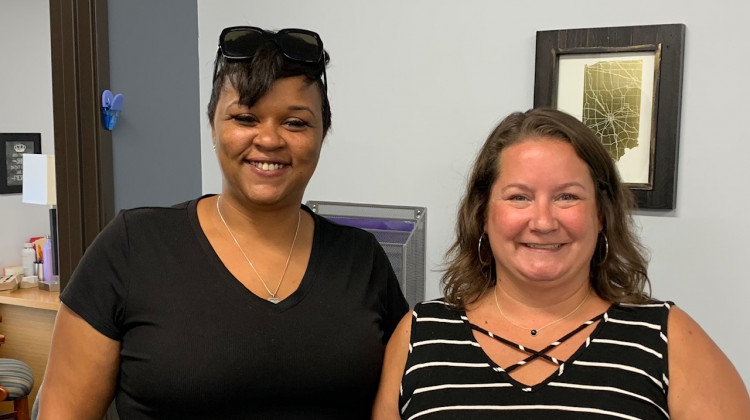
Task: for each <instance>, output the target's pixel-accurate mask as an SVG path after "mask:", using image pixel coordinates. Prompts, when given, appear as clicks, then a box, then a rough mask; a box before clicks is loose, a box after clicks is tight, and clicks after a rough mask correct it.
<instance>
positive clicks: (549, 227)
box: [485, 137, 602, 286]
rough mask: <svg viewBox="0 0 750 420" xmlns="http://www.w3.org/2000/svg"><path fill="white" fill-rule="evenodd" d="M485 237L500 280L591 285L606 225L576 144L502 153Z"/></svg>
mask: <svg viewBox="0 0 750 420" xmlns="http://www.w3.org/2000/svg"><path fill="white" fill-rule="evenodd" d="M499 167H500V173H499V174H498V177H497V180H496V181H495V183H494V184H493V185H492V189H491V191H490V198H489V203H488V212H487V222H486V225H485V231H486V232H487V235H488V236H489V240H490V244H491V246H492V252H493V254H494V257H495V262H496V264H497V276H498V279H499V281H502V282H506V281H509V282H513V283H516V284H517V285H518V286H521V285H522V284H524V283H526V284H533V285H539V286H541V285H554V284H561V283H563V282H574V283H576V284H580V282H588V281H589V280H588V279H589V264H590V260H591V256H592V255H593V253H594V248H595V246H596V241H597V236H598V234H599V231H600V230H601V227H602V226H601V223H600V221H599V217H598V214H597V206H596V191H595V189H594V182H593V180H592V179H591V175H590V173H589V168H588V166H587V165H586V163H585V162H584V161H583V160H581V158H580V157H578V155H577V154H576V152H575V150H574V149H573V146H571V145H570V143H568V142H565V141H561V140H557V139H554V138H550V137H532V138H529V139H526V140H523V141H521V142H519V143H515V144H513V145H510V146H507V147H506V148H505V149H504V150H503V151H502V152H501V153H500V165H499Z"/></svg>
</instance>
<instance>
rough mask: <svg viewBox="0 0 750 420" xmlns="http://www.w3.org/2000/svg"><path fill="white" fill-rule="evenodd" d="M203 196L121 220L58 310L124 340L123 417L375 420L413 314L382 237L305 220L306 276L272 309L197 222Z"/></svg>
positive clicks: (119, 398)
mask: <svg viewBox="0 0 750 420" xmlns="http://www.w3.org/2000/svg"><path fill="white" fill-rule="evenodd" d="M198 201H199V199H196V200H192V201H189V202H185V203H182V204H179V205H176V206H174V207H169V208H157V207H149V208H139V209H133V210H127V211H123V212H121V213H120V214H119V215H118V216H117V217H116V218H115V220H113V221H112V222H111V223H110V224H109V225H108V226H107V227H106V228H105V229H104V230H103V231H102V232H101V234H100V235H99V236H98V237H97V238H96V240H95V241H94V243H93V244H92V245H91V247H89V249H88V250H87V251H86V253H85V255H84V257H83V259H82V260H81V262H80V264H79V266H78V268H77V269H76V271H75V272H74V274H73V276H72V278H71V280H70V282H69V284H68V285H67V287H66V288H65V290H64V291H63V293H62V296H61V300H62V302H63V303H64V304H65V305H66V306H68V307H69V308H70V309H71V310H73V311H74V312H75V313H77V314H78V315H80V316H81V317H82V318H83V319H84V320H86V321H87V322H88V323H89V324H90V325H91V326H93V327H94V328H95V329H96V330H97V331H99V332H101V333H102V334H104V335H105V336H107V337H109V338H111V339H113V340H117V341H120V342H121V353H120V357H121V364H120V371H119V376H118V379H117V389H116V394H115V401H116V405H117V409H118V412H119V414H120V417H121V418H123V419H171V418H175V419H177V418H179V419H192V418H201V419H214V418H216V419H219V418H221V419H256V418H257V419H271V418H274V419H290V420H291V419H369V418H370V410H371V405H372V401H373V398H374V395H375V392H376V390H377V385H378V381H379V377H380V369H381V364H382V360H383V352H384V346H385V344H386V342H387V340H388V338H389V337H390V335H391V333H392V332H393V330H394V328H395V326H396V324H397V323H398V321H399V320H400V318H401V317H402V316H403V315H404V314H405V313H406V311H407V310H408V304H407V303H406V300H405V299H404V297H403V294H402V292H401V290H400V288H399V285H398V281H397V279H396V276H395V274H394V273H393V269H392V268H391V266H390V263H389V262H388V257H387V256H386V254H385V252H384V251H383V249H382V248H381V247H380V245H379V244H378V242H377V240H376V239H375V238H374V236H373V235H372V234H370V233H368V232H365V231H363V230H360V229H356V228H352V227H347V226H340V225H337V224H334V223H332V222H330V221H328V220H326V219H324V218H322V217H320V216H317V215H315V214H314V213H312V212H311V211H310V209H308V208H307V207H305V206H303V210H304V211H307V212H308V213H310V214H311V215H312V217H313V219H314V221H315V233H314V237H313V245H312V251H311V254H310V259H309V263H308V266H307V271H306V272H305V275H304V277H303V279H302V281H301V283H300V285H299V288H298V289H297V291H295V292H294V293H293V294H292V295H290V296H289V297H288V298H286V299H284V300H283V301H281V302H280V303H278V304H273V303H271V302H268V301H266V300H265V299H263V298H261V297H258V296H256V295H254V294H253V293H251V292H250V291H249V290H248V289H247V288H245V287H244V286H243V285H242V284H241V283H240V282H239V281H238V280H237V279H236V278H235V277H233V276H232V274H231V273H230V272H229V271H228V270H227V268H226V267H225V266H224V265H223V264H222V262H221V260H220V259H219V257H218V255H217V254H216V253H215V252H214V250H213V248H212V247H211V245H210V243H209V241H208V239H207V238H206V236H205V235H204V233H203V231H202V230H201V228H200V224H199V222H198V217H197V211H196V206H197V202H198Z"/></svg>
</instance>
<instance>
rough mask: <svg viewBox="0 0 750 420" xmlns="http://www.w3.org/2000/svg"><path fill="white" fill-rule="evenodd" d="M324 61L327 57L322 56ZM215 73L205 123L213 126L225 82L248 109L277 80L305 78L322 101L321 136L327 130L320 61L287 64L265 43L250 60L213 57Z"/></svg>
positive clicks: (327, 105) (273, 46)
mask: <svg viewBox="0 0 750 420" xmlns="http://www.w3.org/2000/svg"><path fill="white" fill-rule="evenodd" d="M324 56H325V57H326V58H328V53H324ZM216 60H217V62H216V63H215V65H216V66H218V68H219V69H218V71H217V73H216V79H215V80H214V81H213V88H212V89H211V98H210V99H209V101H208V111H207V114H208V120H209V122H210V123H211V124H212V125H213V121H214V116H215V115H216V105H217V103H218V102H219V95H220V94H221V89H222V88H223V87H224V84H225V82H227V81H229V83H230V84H231V85H232V87H233V88H234V89H236V90H237V92H238V93H239V96H240V99H239V100H240V103H241V104H242V105H245V106H248V107H250V106H252V105H253V104H255V103H256V102H257V101H258V100H259V99H260V98H261V97H262V96H263V95H265V94H266V92H268V90H269V89H271V85H273V83H274V82H275V81H276V80H278V79H281V78H284V77H293V76H305V78H306V79H307V81H308V82H309V83H315V84H316V85H317V86H318V90H319V91H320V97H321V98H322V100H323V103H322V104H321V105H322V110H323V135H324V136H325V134H326V133H328V129H329V128H330V127H331V105H330V103H329V102H328V93H327V89H326V86H324V85H323V80H322V75H323V70H324V67H325V65H326V61H327V60H324V61H323V62H322V63H319V64H310V63H303V62H298V61H294V60H290V59H288V58H286V57H284V54H283V53H282V52H281V50H279V48H278V47H277V46H276V44H274V43H273V42H267V43H265V44H264V45H262V46H261V47H260V48H258V50H257V51H256V52H255V54H254V56H253V58H252V60H227V59H225V58H224V57H223V56H222V55H221V54H217V57H216Z"/></svg>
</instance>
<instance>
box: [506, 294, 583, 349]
mask: <svg viewBox="0 0 750 420" xmlns="http://www.w3.org/2000/svg"><path fill="white" fill-rule="evenodd" d="M499 287H500V286H495V291H494V293H493V294H494V295H495V306H497V310H498V312H500V316H502V317H503V318H505V320H506V321H508V322H510V323H511V324H512V325H513V326H515V327H518V328H520V329H522V330H529V333H531V336H532V337H535V336H536V335H537V334H539V331H541V330H543V329H545V328H547V327H549V326H552V325H555V324H557V323H558V322H560V321H562V320H564V319H567V318H569V317H570V316H572V315H573V314H574V313H576V312H578V310H579V309H581V307H582V306H583V304H584V303H586V301H587V300H588V299H589V296H590V295H591V289H589V290H588V292H587V293H586V296H584V297H583V300H581V303H579V304H578V306H576V307H575V309H573V310H572V311H570V312H569V313H568V314H567V315H565V316H564V317H562V318H559V319H556V320H554V321H552V322H550V323H549V324H546V325H542V326H541V327H539V328H528V327H524V326H522V325H518V324H516V323H515V322H513V321H511V320H510V318H508V317H507V316H505V314H504V313H503V310H502V309H501V308H500V303H499V302H498V301H497V289H498V288H499ZM509 297H510V296H509ZM511 299H512V298H511Z"/></svg>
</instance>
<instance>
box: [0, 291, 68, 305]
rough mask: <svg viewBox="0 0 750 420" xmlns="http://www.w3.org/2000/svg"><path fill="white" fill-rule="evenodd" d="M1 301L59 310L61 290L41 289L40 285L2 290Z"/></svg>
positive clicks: (8, 303) (0, 293) (9, 303)
mask: <svg viewBox="0 0 750 420" xmlns="http://www.w3.org/2000/svg"><path fill="white" fill-rule="evenodd" d="M0 303H4V304H6V305H15V306H23V307H26V308H36V309H46V310H49V311H57V310H59V309H60V292H48V291H46V290H39V288H38V287H31V288H28V289H17V290H14V291H12V292H0Z"/></svg>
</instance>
